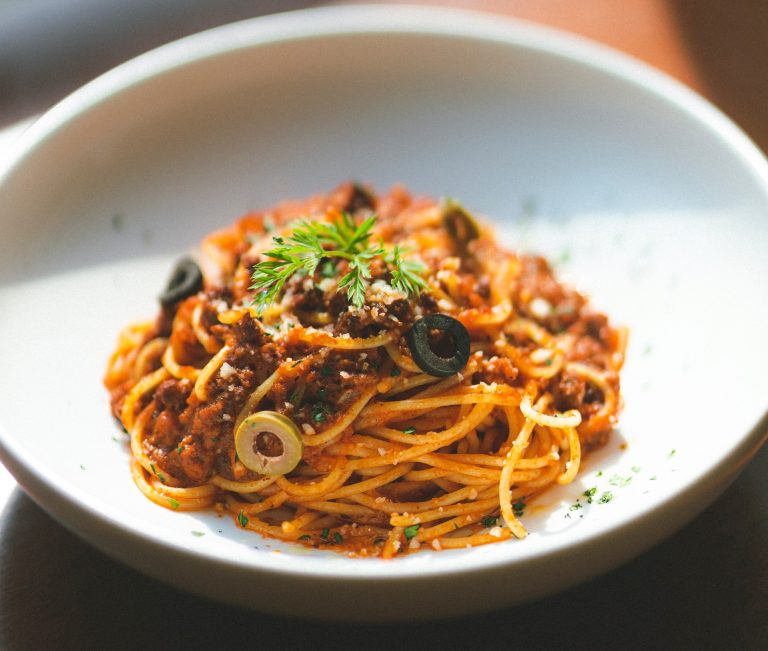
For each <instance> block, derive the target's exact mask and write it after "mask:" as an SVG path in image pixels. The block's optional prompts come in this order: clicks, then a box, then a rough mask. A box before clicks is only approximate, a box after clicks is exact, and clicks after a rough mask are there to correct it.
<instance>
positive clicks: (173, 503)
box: [165, 497, 179, 511]
mask: <svg viewBox="0 0 768 651" xmlns="http://www.w3.org/2000/svg"><path fill="white" fill-rule="evenodd" d="M165 499H167V500H168V504H170V505H171V508H172V509H173V510H174V511H175V510H176V509H178V508H179V503H178V502H177V501H176V500H175V499H173V498H172V497H166V498H165Z"/></svg>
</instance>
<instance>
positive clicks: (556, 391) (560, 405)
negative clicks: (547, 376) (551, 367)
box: [549, 373, 586, 411]
mask: <svg viewBox="0 0 768 651" xmlns="http://www.w3.org/2000/svg"><path fill="white" fill-rule="evenodd" d="M549 390H550V391H551V392H552V395H553V396H554V398H555V408H556V409H558V410H559V411H568V410H569V409H578V407H579V406H580V405H581V404H582V402H583V401H584V393H585V391H586V383H585V382H584V380H582V379H581V378H579V377H577V376H575V375H572V374H570V373H563V374H562V375H561V376H556V377H555V378H554V379H553V381H552V382H551V383H550V387H549Z"/></svg>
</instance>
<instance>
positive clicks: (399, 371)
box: [390, 366, 402, 377]
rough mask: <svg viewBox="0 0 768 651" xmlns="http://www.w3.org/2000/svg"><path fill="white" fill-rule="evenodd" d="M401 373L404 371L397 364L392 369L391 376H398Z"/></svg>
mask: <svg viewBox="0 0 768 651" xmlns="http://www.w3.org/2000/svg"><path fill="white" fill-rule="evenodd" d="M400 373H402V371H401V370H400V369H399V368H398V367H397V366H395V368H393V369H392V372H391V373H390V376H392V377H397V376H398V375H400Z"/></svg>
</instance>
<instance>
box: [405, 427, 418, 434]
mask: <svg viewBox="0 0 768 651" xmlns="http://www.w3.org/2000/svg"><path fill="white" fill-rule="evenodd" d="M415 433H416V428H415V427H406V428H405V429H404V430H403V434H415Z"/></svg>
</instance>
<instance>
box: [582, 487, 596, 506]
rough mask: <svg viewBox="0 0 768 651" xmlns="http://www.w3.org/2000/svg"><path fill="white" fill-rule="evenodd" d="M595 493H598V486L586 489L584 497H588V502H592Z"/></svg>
mask: <svg viewBox="0 0 768 651" xmlns="http://www.w3.org/2000/svg"><path fill="white" fill-rule="evenodd" d="M595 493H597V486H593V487H592V488H589V489H587V490H585V491H584V497H586V498H587V503H588V504H592V498H593V497H594V496H595Z"/></svg>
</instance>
